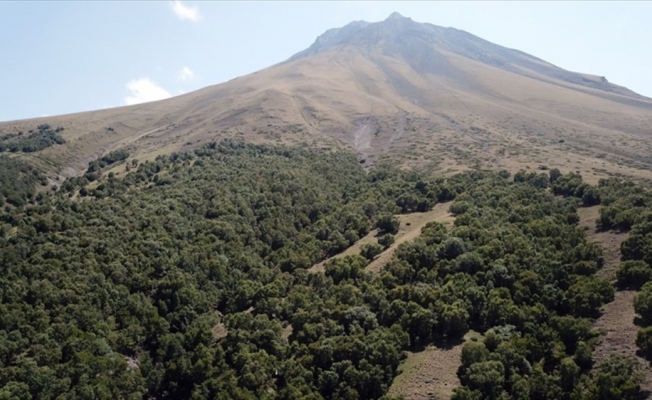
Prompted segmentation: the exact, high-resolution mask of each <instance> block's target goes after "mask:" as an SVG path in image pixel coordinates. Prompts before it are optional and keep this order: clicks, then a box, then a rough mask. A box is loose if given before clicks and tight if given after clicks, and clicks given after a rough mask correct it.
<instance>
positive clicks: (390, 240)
mask: <svg viewBox="0 0 652 400" xmlns="http://www.w3.org/2000/svg"><path fill="white" fill-rule="evenodd" d="M378 244H379V245H381V246H383V248H385V249H387V248H388V247H389V246H391V245H393V244H394V235H392V234H391V233H386V234H384V235H383V236H381V237H379V238H378Z"/></svg>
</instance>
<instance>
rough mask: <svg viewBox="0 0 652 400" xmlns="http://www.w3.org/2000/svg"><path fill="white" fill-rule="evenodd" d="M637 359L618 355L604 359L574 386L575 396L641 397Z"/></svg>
mask: <svg viewBox="0 0 652 400" xmlns="http://www.w3.org/2000/svg"><path fill="white" fill-rule="evenodd" d="M636 363H637V361H636V360H634V359H632V358H625V357H622V356H620V355H611V356H610V357H609V358H607V359H606V360H604V361H603V362H602V363H601V364H600V365H599V366H598V368H597V371H596V372H595V373H594V374H592V376H591V377H590V379H588V380H587V381H585V382H583V383H582V384H581V385H579V386H578V387H576V388H575V390H574V394H575V398H581V399H590V400H620V399H624V400H635V399H640V398H641V388H640V385H639V382H640V381H641V376H640V373H639V372H637V370H636Z"/></svg>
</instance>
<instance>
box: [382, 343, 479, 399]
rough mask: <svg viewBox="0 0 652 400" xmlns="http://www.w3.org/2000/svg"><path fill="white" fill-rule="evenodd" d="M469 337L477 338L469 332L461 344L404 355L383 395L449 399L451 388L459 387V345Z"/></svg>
mask: <svg viewBox="0 0 652 400" xmlns="http://www.w3.org/2000/svg"><path fill="white" fill-rule="evenodd" d="M472 337H476V338H477V337H480V335H479V334H478V333H475V332H469V333H467V334H466V336H465V337H464V339H465V341H464V342H462V343H459V344H456V345H454V346H442V347H439V348H438V347H435V346H428V347H426V348H425V349H424V350H423V351H419V352H415V353H413V352H408V357H407V359H406V360H405V361H404V362H403V363H402V364H401V365H400V366H399V367H398V369H399V372H400V374H399V375H398V376H397V377H396V378H394V381H393V382H392V386H390V388H389V391H388V393H387V394H388V395H390V396H401V395H402V396H403V397H404V398H405V399H406V400H433V399H434V400H438V399H450V398H451V396H452V395H453V389H455V388H456V387H458V386H459V385H460V380H459V378H458V377H457V370H458V369H459V367H460V365H461V364H462V362H461V356H462V346H463V345H464V343H465V342H466V341H468V340H470V339H471V338H472Z"/></svg>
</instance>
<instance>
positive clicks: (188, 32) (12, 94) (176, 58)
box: [0, 1, 652, 121]
mask: <svg viewBox="0 0 652 400" xmlns="http://www.w3.org/2000/svg"><path fill="white" fill-rule="evenodd" d="M393 11H398V12H400V13H401V14H402V15H404V16H406V17H410V18H412V19H413V20H415V21H418V22H429V23H432V24H435V25H441V26H452V27H455V28H458V29H462V30H465V31H467V32H470V33H472V34H474V35H477V36H480V37H482V38H483V39H486V40H489V41H491V42H494V43H497V44H500V45H503V46H506V47H511V48H515V49H518V50H522V51H525V52H526V53H529V54H532V55H534V56H537V57H539V58H542V59H544V60H546V61H548V62H551V63H553V64H555V65H557V66H560V67H562V68H565V69H568V70H572V71H577V72H584V73H591V74H595V75H600V76H606V77H607V79H608V80H609V81H610V82H612V83H615V84H619V85H622V86H626V87H628V88H630V89H632V90H634V91H636V92H638V93H640V94H643V95H646V96H649V97H652V74H651V71H652V51H650V49H651V48H652V23H650V21H651V20H652V3H651V2H432V3H425V2H396V3H394V2H169V1H165V2H0V121H7V120H14V119H22V118H31V117H40V116H45V115H56V114H66V113H72V112H78V111H86V110H93V109H101V108H107V107H116V106H122V105H126V104H134V103H138V102H142V101H147V100H153V99H159V98H164V97H167V96H174V95H178V94H181V93H187V92H189V91H192V90H196V89H199V88H202V87H205V86H209V85H212V84H217V83H220V82H224V81H227V80H230V79H233V78H235V77H238V76H242V75H246V74H248V73H251V72H254V71H257V70H259V69H262V68H265V67H267V66H270V65H272V64H275V63H278V62H281V61H283V60H285V59H287V58H288V57H290V56H291V55H292V54H294V53H297V52H299V51H301V50H303V49H305V48H306V47H308V46H310V44H312V42H313V41H314V40H315V38H316V37H317V36H318V35H320V34H321V33H323V32H324V31H326V30H327V29H330V28H334V27H339V26H343V25H345V24H347V23H349V22H351V21H354V20H366V21H371V22H375V21H380V20H383V19H385V18H386V17H387V16H389V14H391V13H392V12H393Z"/></svg>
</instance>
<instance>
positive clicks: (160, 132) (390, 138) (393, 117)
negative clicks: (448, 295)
mask: <svg viewBox="0 0 652 400" xmlns="http://www.w3.org/2000/svg"><path fill="white" fill-rule="evenodd" d="M43 123H48V124H50V125H52V126H61V127H63V128H64V129H65V130H64V131H63V136H64V138H65V139H66V144H65V145H59V146H52V147H50V148H47V149H45V150H42V151H40V152H38V153H31V154H29V155H26V156H25V157H27V158H30V159H31V161H32V162H34V163H35V164H37V165H38V166H40V167H42V168H43V169H45V170H47V171H49V172H50V175H51V177H54V176H55V175H57V174H59V175H61V176H63V177H68V176H74V175H77V174H80V173H81V172H83V171H84V169H85V168H86V167H87V165H88V163H89V162H90V161H92V160H94V159H96V158H98V157H100V156H101V155H102V154H105V153H107V152H109V151H111V150H116V149H126V150H127V151H129V152H130V154H131V157H132V158H138V159H139V160H145V159H149V158H153V157H155V156H156V155H158V154H166V153H171V152H175V151H183V150H187V149H192V148H195V147H198V146H200V145H202V144H205V143H207V142H210V141H213V140H216V139H219V138H222V137H235V138H242V139H246V140H248V141H251V142H254V143H261V142H269V143H286V144H296V145H301V146H308V147H311V148H316V149H321V150H326V149H331V148H347V149H351V150H353V151H355V152H356V153H357V154H358V157H359V159H360V161H361V162H364V163H365V165H374V164H375V163H377V162H378V161H381V160H384V161H390V162H394V163H398V164H400V165H402V166H405V167H421V168H428V169H429V170H431V171H439V172H442V173H446V172H451V171H458V170H464V169H468V168H472V167H482V168H493V169H508V170H511V171H516V170H518V169H520V168H531V169H536V168H539V167H541V168H545V167H543V166H544V165H545V166H547V167H551V168H552V167H557V168H560V169H561V170H562V171H579V172H581V173H582V174H583V175H584V177H585V178H588V180H589V181H596V180H597V178H600V177H606V176H613V175H615V176H619V175H625V176H629V177H633V178H639V179H651V178H652V173H651V172H649V171H651V170H652V169H651V168H650V167H651V166H652V156H649V154H652V146H651V145H652V141H651V136H650V134H651V128H650V127H651V126H652V99H649V98H646V97H644V96H641V95H638V94H636V93H634V92H632V91H631V90H629V89H627V88H624V87H621V86H618V85H615V84H612V83H610V82H609V81H607V79H606V78H604V77H601V76H595V75H589V74H583V73H576V72H570V71H566V70H564V69H562V68H559V67H557V66H555V65H552V64H550V63H547V62H545V61H544V60H541V59H538V58H536V57H534V56H531V55H528V54H525V53H523V52H520V51H518V50H512V49H508V48H505V47H502V46H499V45H497V44H493V43H490V42H488V41H486V40H483V39H481V38H479V37H476V36H474V35H472V34H470V33H467V32H464V31H461V30H458V29H454V28H443V27H439V26H435V25H431V24H427V23H418V22H415V21H413V20H411V19H410V18H405V17H403V16H401V15H400V14H398V13H394V14H392V15H391V16H389V18H387V19H386V20H384V21H381V22H377V23H369V22H364V21H357V22H352V23H350V24H348V25H346V26H344V27H342V28H337V29H331V30H329V31H327V32H325V33H324V34H322V35H321V36H319V37H318V38H317V40H316V41H315V42H314V44H313V45H312V46H310V47H309V48H308V49H306V50H303V51H301V52H299V53H297V54H295V55H294V56H292V57H290V58H289V59H288V60H287V61H285V62H282V63H279V64H277V65H273V66H271V67H269V68H266V69H264V70H261V71H258V72H255V73H253V74H250V75H247V76H243V77H240V78H237V79H233V80H231V81H229V82H226V83H222V84H218V85H214V86H210V87H207V88H204V89H201V90H198V91H195V92H192V93H189V94H185V95H182V96H178V97H174V98H171V99H167V100H162V101H158V102H153V103H147V104H140V105H134V106H127V107H119V108H114V109H108V110H99V111H92V112H85V113H78V114H71V115H62V116H57V117H47V118H39V119H34V120H21V121H12V122H6V123H2V124H0V133H5V134H6V133H12V132H16V131H18V130H23V131H27V130H29V129H34V128H35V127H36V126H37V125H39V124H43Z"/></svg>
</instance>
